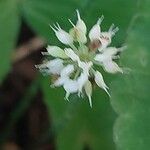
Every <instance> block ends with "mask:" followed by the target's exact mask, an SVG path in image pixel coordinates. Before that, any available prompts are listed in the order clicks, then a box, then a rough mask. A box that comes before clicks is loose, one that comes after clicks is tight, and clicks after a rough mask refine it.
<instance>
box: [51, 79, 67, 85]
mask: <svg viewBox="0 0 150 150" xmlns="http://www.w3.org/2000/svg"><path fill="white" fill-rule="evenodd" d="M68 79H69V78H68V77H59V78H58V79H57V80H56V81H55V82H54V84H53V85H52V86H62V85H64V83H65V82H66V81H67V80H68Z"/></svg>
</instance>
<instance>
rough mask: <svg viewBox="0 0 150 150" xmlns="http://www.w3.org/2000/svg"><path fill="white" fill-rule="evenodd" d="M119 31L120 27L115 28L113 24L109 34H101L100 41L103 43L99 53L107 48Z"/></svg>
mask: <svg viewBox="0 0 150 150" xmlns="http://www.w3.org/2000/svg"><path fill="white" fill-rule="evenodd" d="M118 30H119V28H118V27H116V28H114V24H112V25H111V26H110V28H109V30H108V32H101V35H100V38H99V40H100V41H101V44H102V45H101V47H100V48H99V49H98V50H99V51H101V50H103V49H104V48H106V47H107V46H108V45H109V44H110V43H111V38H112V37H113V36H114V35H115V33H116V32H117V31H118Z"/></svg>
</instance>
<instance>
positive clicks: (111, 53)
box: [102, 46, 126, 57]
mask: <svg viewBox="0 0 150 150" xmlns="http://www.w3.org/2000/svg"><path fill="white" fill-rule="evenodd" d="M124 49H126V46H124V47H120V48H116V47H108V48H105V49H104V50H103V51H102V52H103V53H104V54H105V55H109V56H111V57H112V56H115V55H116V54H117V53H118V52H122V51H123V50H124Z"/></svg>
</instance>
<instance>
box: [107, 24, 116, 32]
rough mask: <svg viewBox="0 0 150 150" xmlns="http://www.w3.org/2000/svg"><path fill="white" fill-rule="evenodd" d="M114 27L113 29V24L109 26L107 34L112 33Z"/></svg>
mask: <svg viewBox="0 0 150 150" xmlns="http://www.w3.org/2000/svg"><path fill="white" fill-rule="evenodd" d="M114 27H115V25H114V24H112V25H111V26H110V28H109V30H108V32H112V31H113V28H114Z"/></svg>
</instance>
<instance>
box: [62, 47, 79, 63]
mask: <svg viewBox="0 0 150 150" xmlns="http://www.w3.org/2000/svg"><path fill="white" fill-rule="evenodd" d="M65 54H66V55H67V56H68V57H70V58H71V59H72V60H73V61H77V62H78V61H79V60H80V59H79V56H78V55H77V54H75V52H74V51H73V50H72V49H71V48H65Z"/></svg>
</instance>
